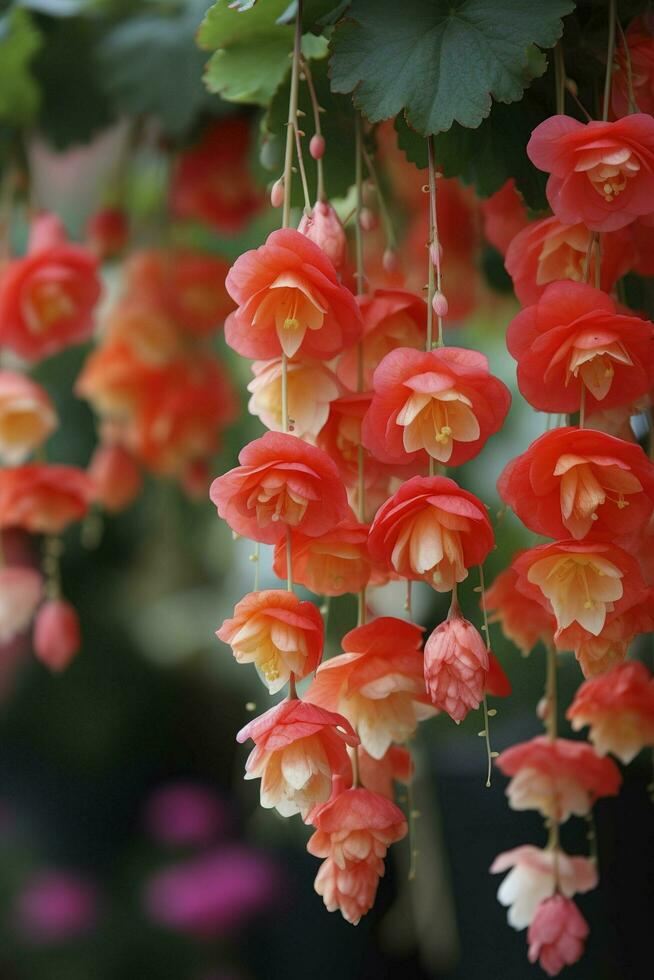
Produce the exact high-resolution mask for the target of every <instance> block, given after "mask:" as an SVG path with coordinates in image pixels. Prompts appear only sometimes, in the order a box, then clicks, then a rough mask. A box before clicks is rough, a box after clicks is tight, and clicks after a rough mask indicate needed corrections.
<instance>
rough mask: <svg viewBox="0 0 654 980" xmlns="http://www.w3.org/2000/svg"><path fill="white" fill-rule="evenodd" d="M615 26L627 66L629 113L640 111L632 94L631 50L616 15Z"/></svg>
mask: <svg viewBox="0 0 654 980" xmlns="http://www.w3.org/2000/svg"><path fill="white" fill-rule="evenodd" d="M616 26H617V28H618V30H619V31H620V40H621V41H622V47H623V49H624V60H625V65H626V68H627V100H628V108H629V113H632V112H640V110H639V108H638V103H637V102H636V96H635V94H634V74H633V67H632V64H631V51H630V50H629V45H628V44H627V38H626V35H625V32H624V31H623V29H622V24H621V23H620V19H619V18H618V17H616Z"/></svg>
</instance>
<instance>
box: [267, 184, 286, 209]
mask: <svg viewBox="0 0 654 980" xmlns="http://www.w3.org/2000/svg"><path fill="white" fill-rule="evenodd" d="M270 203H271V204H272V206H273V207H274V208H281V206H282V204H283V203H284V178H283V177H280V178H279V180H276V181H275V183H274V184H273V185H272V187H271V189H270Z"/></svg>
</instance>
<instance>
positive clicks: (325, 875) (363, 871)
mask: <svg viewBox="0 0 654 980" xmlns="http://www.w3.org/2000/svg"><path fill="white" fill-rule="evenodd" d="M383 872H384V868H383V865H382V868H381V872H380V871H379V869H378V868H377V867H375V866H374V865H371V864H370V863H369V862H368V861H353V862H352V861H350V862H348V864H347V867H345V868H339V866H338V865H337V864H336V862H335V861H334V860H333V858H327V860H326V861H323V863H322V864H321V865H320V869H319V871H318V874H317V875H316V880H315V882H314V888H315V889H316V892H317V893H318V894H319V895H321V896H322V899H323V901H324V903H325V908H326V909H327V911H328V912H336V911H340V913H341V915H342V916H343V918H344V919H345V921H346V922H350V923H351V924H352V925H354V926H355V925H357V924H358V922H359V921H360V920H361V917H362V916H364V915H365V914H366V912H369V911H370V909H371V908H372V906H373V904H374V902H375V896H376V894H377V885H378V884H379V879H380V877H381V875H382V874H383Z"/></svg>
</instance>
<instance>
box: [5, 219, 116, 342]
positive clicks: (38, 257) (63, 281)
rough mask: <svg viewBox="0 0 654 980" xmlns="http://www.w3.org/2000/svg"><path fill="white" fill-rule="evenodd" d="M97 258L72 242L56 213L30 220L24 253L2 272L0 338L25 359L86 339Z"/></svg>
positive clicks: (96, 290) (94, 295) (94, 297)
mask: <svg viewBox="0 0 654 980" xmlns="http://www.w3.org/2000/svg"><path fill="white" fill-rule="evenodd" d="M100 292H101V287H100V279H99V278H98V270H97V262H96V259H95V257H94V256H93V255H92V253H91V252H90V251H89V250H88V249H86V248H84V247H82V246H81V245H74V244H71V243H70V242H68V241H67V240H66V234H65V232H64V229H63V226H62V224H61V222H60V221H59V219H58V218H56V217H55V216H54V215H51V214H44V215H41V216H40V217H38V218H36V219H35V220H34V222H33V224H32V230H31V233H30V241H29V248H28V252H27V255H25V256H24V257H23V258H22V259H12V260H11V261H10V262H9V263H8V264H7V265H6V266H5V267H4V269H3V270H2V274H1V275H0V344H1V345H2V346H3V347H8V348H9V349H10V350H12V351H13V352H14V353H15V354H18V355H19V356H20V357H23V358H25V360H27V361H39V360H41V359H42V358H44V357H50V356H51V355H52V354H56V353H57V352H58V351H60V350H63V349H64V348H65V347H69V346H71V345H72V344H79V343H81V342H82V341H84V340H86V339H87V338H88V337H89V336H90V335H91V332H92V330H93V310H94V307H95V304H96V303H97V301H98V299H99V298H100Z"/></svg>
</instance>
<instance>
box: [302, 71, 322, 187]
mask: <svg viewBox="0 0 654 980" xmlns="http://www.w3.org/2000/svg"><path fill="white" fill-rule="evenodd" d="M301 65H302V75H303V76H304V80H305V82H306V83H307V88H308V90H309V98H310V99H311V108H312V110H313V127H314V130H315V133H316V136H322V127H321V124H320V113H321V112H322V111H323V110H322V109H321V107H320V104H319V102H318V96H317V95H316V87H315V85H314V84H313V75H312V74H311V68H310V66H309V62H308V61H307V59H306V58H305V57H304V56H301ZM316 173H317V178H318V179H317V185H318V186H317V197H318V200H319V201H326V200H327V194H326V192H325V167H324V164H323V159H322V157H320V158H319V159H318V160H316Z"/></svg>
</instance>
